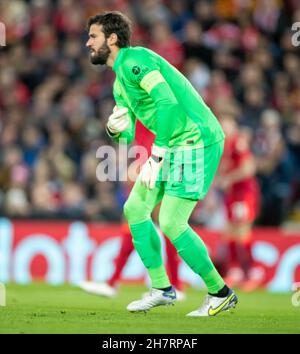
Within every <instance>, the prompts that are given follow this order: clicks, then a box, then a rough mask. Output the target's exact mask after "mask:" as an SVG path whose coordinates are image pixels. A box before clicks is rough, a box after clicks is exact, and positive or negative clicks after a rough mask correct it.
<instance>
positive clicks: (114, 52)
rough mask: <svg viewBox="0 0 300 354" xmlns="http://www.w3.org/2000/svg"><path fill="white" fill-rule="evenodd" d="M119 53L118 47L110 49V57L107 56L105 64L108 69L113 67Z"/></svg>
mask: <svg viewBox="0 0 300 354" xmlns="http://www.w3.org/2000/svg"><path fill="white" fill-rule="evenodd" d="M119 51H120V48H118V47H113V48H111V52H110V55H109V57H108V59H107V62H106V65H107V66H109V67H110V68H112V67H113V66H114V63H115V61H116V59H117V56H118V54H119Z"/></svg>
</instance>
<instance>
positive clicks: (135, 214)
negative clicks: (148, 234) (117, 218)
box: [123, 198, 150, 224]
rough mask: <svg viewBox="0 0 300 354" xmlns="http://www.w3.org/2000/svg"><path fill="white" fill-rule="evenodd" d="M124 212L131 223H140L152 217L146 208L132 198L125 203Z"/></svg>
mask: <svg viewBox="0 0 300 354" xmlns="http://www.w3.org/2000/svg"><path fill="white" fill-rule="evenodd" d="M123 212H124V215H125V218H126V220H127V221H128V223H129V224H138V223H140V222H143V221H144V220H146V219H147V218H150V213H147V212H146V208H145V207H143V205H140V204H139V203H136V202H135V201H134V200H133V199H130V198H129V199H128V200H127V202H126V203H125V204H124V207H123ZM148 214H149V215H148Z"/></svg>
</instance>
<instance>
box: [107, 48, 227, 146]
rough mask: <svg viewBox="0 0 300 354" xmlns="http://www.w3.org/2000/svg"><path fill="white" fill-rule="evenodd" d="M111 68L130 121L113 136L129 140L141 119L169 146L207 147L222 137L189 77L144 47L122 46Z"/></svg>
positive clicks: (118, 101)
mask: <svg viewBox="0 0 300 354" xmlns="http://www.w3.org/2000/svg"><path fill="white" fill-rule="evenodd" d="M113 71H115V73H116V79H115V82H114V87H113V95H114V98H115V101H116V104H117V106H118V107H127V108H128V112H129V116H130V118H131V124H130V126H129V128H128V129H127V130H126V131H124V132H122V133H121V134H120V135H118V136H117V137H114V138H113V139H114V140H115V141H120V142H121V140H120V139H126V140H125V142H126V143H130V142H132V140H133V139H134V135H135V122H136V119H139V120H140V121H141V122H142V123H143V125H145V126H146V127H147V128H148V129H149V130H150V131H151V132H153V133H154V134H155V136H156V138H155V142H154V144H155V145H157V146H160V147H167V148H176V149H178V148H187V147H191V148H196V147H205V146H208V145H211V144H214V143H216V142H218V141H220V140H222V139H224V133H223V131H222V128H221V126H220V124H219V122H218V120H217V119H216V117H215V116H214V114H213V113H212V111H211V110H210V108H209V107H208V106H207V105H206V104H205V102H204V101H203V100H202V98H201V97H200V95H199V94H198V93H197V91H196V90H195V89H194V88H193V86H192V85H191V84H190V82H189V81H188V80H187V79H186V78H185V77H184V76H183V75H182V74H181V73H180V72H179V71H178V70H177V69H176V68H174V67H173V66H172V65H171V64H169V63H168V62H167V61H166V60H165V59H163V58H162V57H161V56H159V55H158V54H156V53H154V52H153V51H151V50H149V49H146V48H143V47H128V48H121V49H120V51H119V53H118V55H117V58H116V60H115V63H114V65H113Z"/></svg>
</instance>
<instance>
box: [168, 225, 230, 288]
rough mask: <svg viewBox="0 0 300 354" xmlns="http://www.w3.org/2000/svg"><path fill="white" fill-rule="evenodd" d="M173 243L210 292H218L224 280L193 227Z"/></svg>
mask: <svg viewBox="0 0 300 354" xmlns="http://www.w3.org/2000/svg"><path fill="white" fill-rule="evenodd" d="M172 243H173V245H174V246H175V247H176V249H177V251H178V253H179V254H180V256H181V258H182V259H183V260H184V261H185V262H186V263H187V265H188V266H190V268H192V270H193V271H194V272H195V273H196V274H199V275H200V276H201V278H202V279H203V281H204V283H205V285H206V286H207V289H208V292H209V293H217V292H218V291H219V290H220V289H222V288H223V287H224V285H225V284H224V281H223V279H222V277H221V276H220V274H219V273H218V271H217V270H216V268H215V266H214V265H213V263H212V261H211V259H210V257H209V255H208V252H207V248H206V246H205V244H204V242H203V241H202V240H201V238H200V237H199V236H198V235H197V234H196V233H195V232H194V231H193V230H192V228H191V227H188V228H187V229H186V231H184V232H183V233H182V234H181V235H179V236H178V237H177V238H175V239H174V240H172Z"/></svg>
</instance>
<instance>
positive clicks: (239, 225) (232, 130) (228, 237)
mask: <svg viewBox="0 0 300 354" xmlns="http://www.w3.org/2000/svg"><path fill="white" fill-rule="evenodd" d="M220 122H221V125H222V127H223V130H224V132H225V134H226V140H225V147H224V153H223V157H222V160H221V164H220V168H219V174H218V178H217V182H218V186H219V188H220V189H222V190H223V193H224V204H225V209H226V213H227V227H226V230H225V232H224V234H223V243H222V245H221V246H220V248H219V252H218V255H217V259H218V263H219V265H220V271H221V273H223V275H224V276H226V275H227V276H226V283H227V284H230V285H229V286H233V287H234V286H238V285H242V288H243V289H244V290H248V291H250V290H252V288H254V287H256V286H257V285H258V283H257V279H255V281H254V278H253V277H252V276H251V270H252V266H253V260H252V255H251V239H252V237H251V236H252V225H253V222H254V221H255V218H256V216H257V213H258V208H259V199H260V197H259V195H260V194H259V186H258V182H257V180H256V177H255V173H256V167H255V160H254V156H253V155H252V152H251V150H250V137H249V131H247V130H246V129H240V128H239V127H238V125H237V123H236V121H235V119H234V117H233V116H231V115H229V114H223V115H221V117H220ZM242 283H243V284H242Z"/></svg>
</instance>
